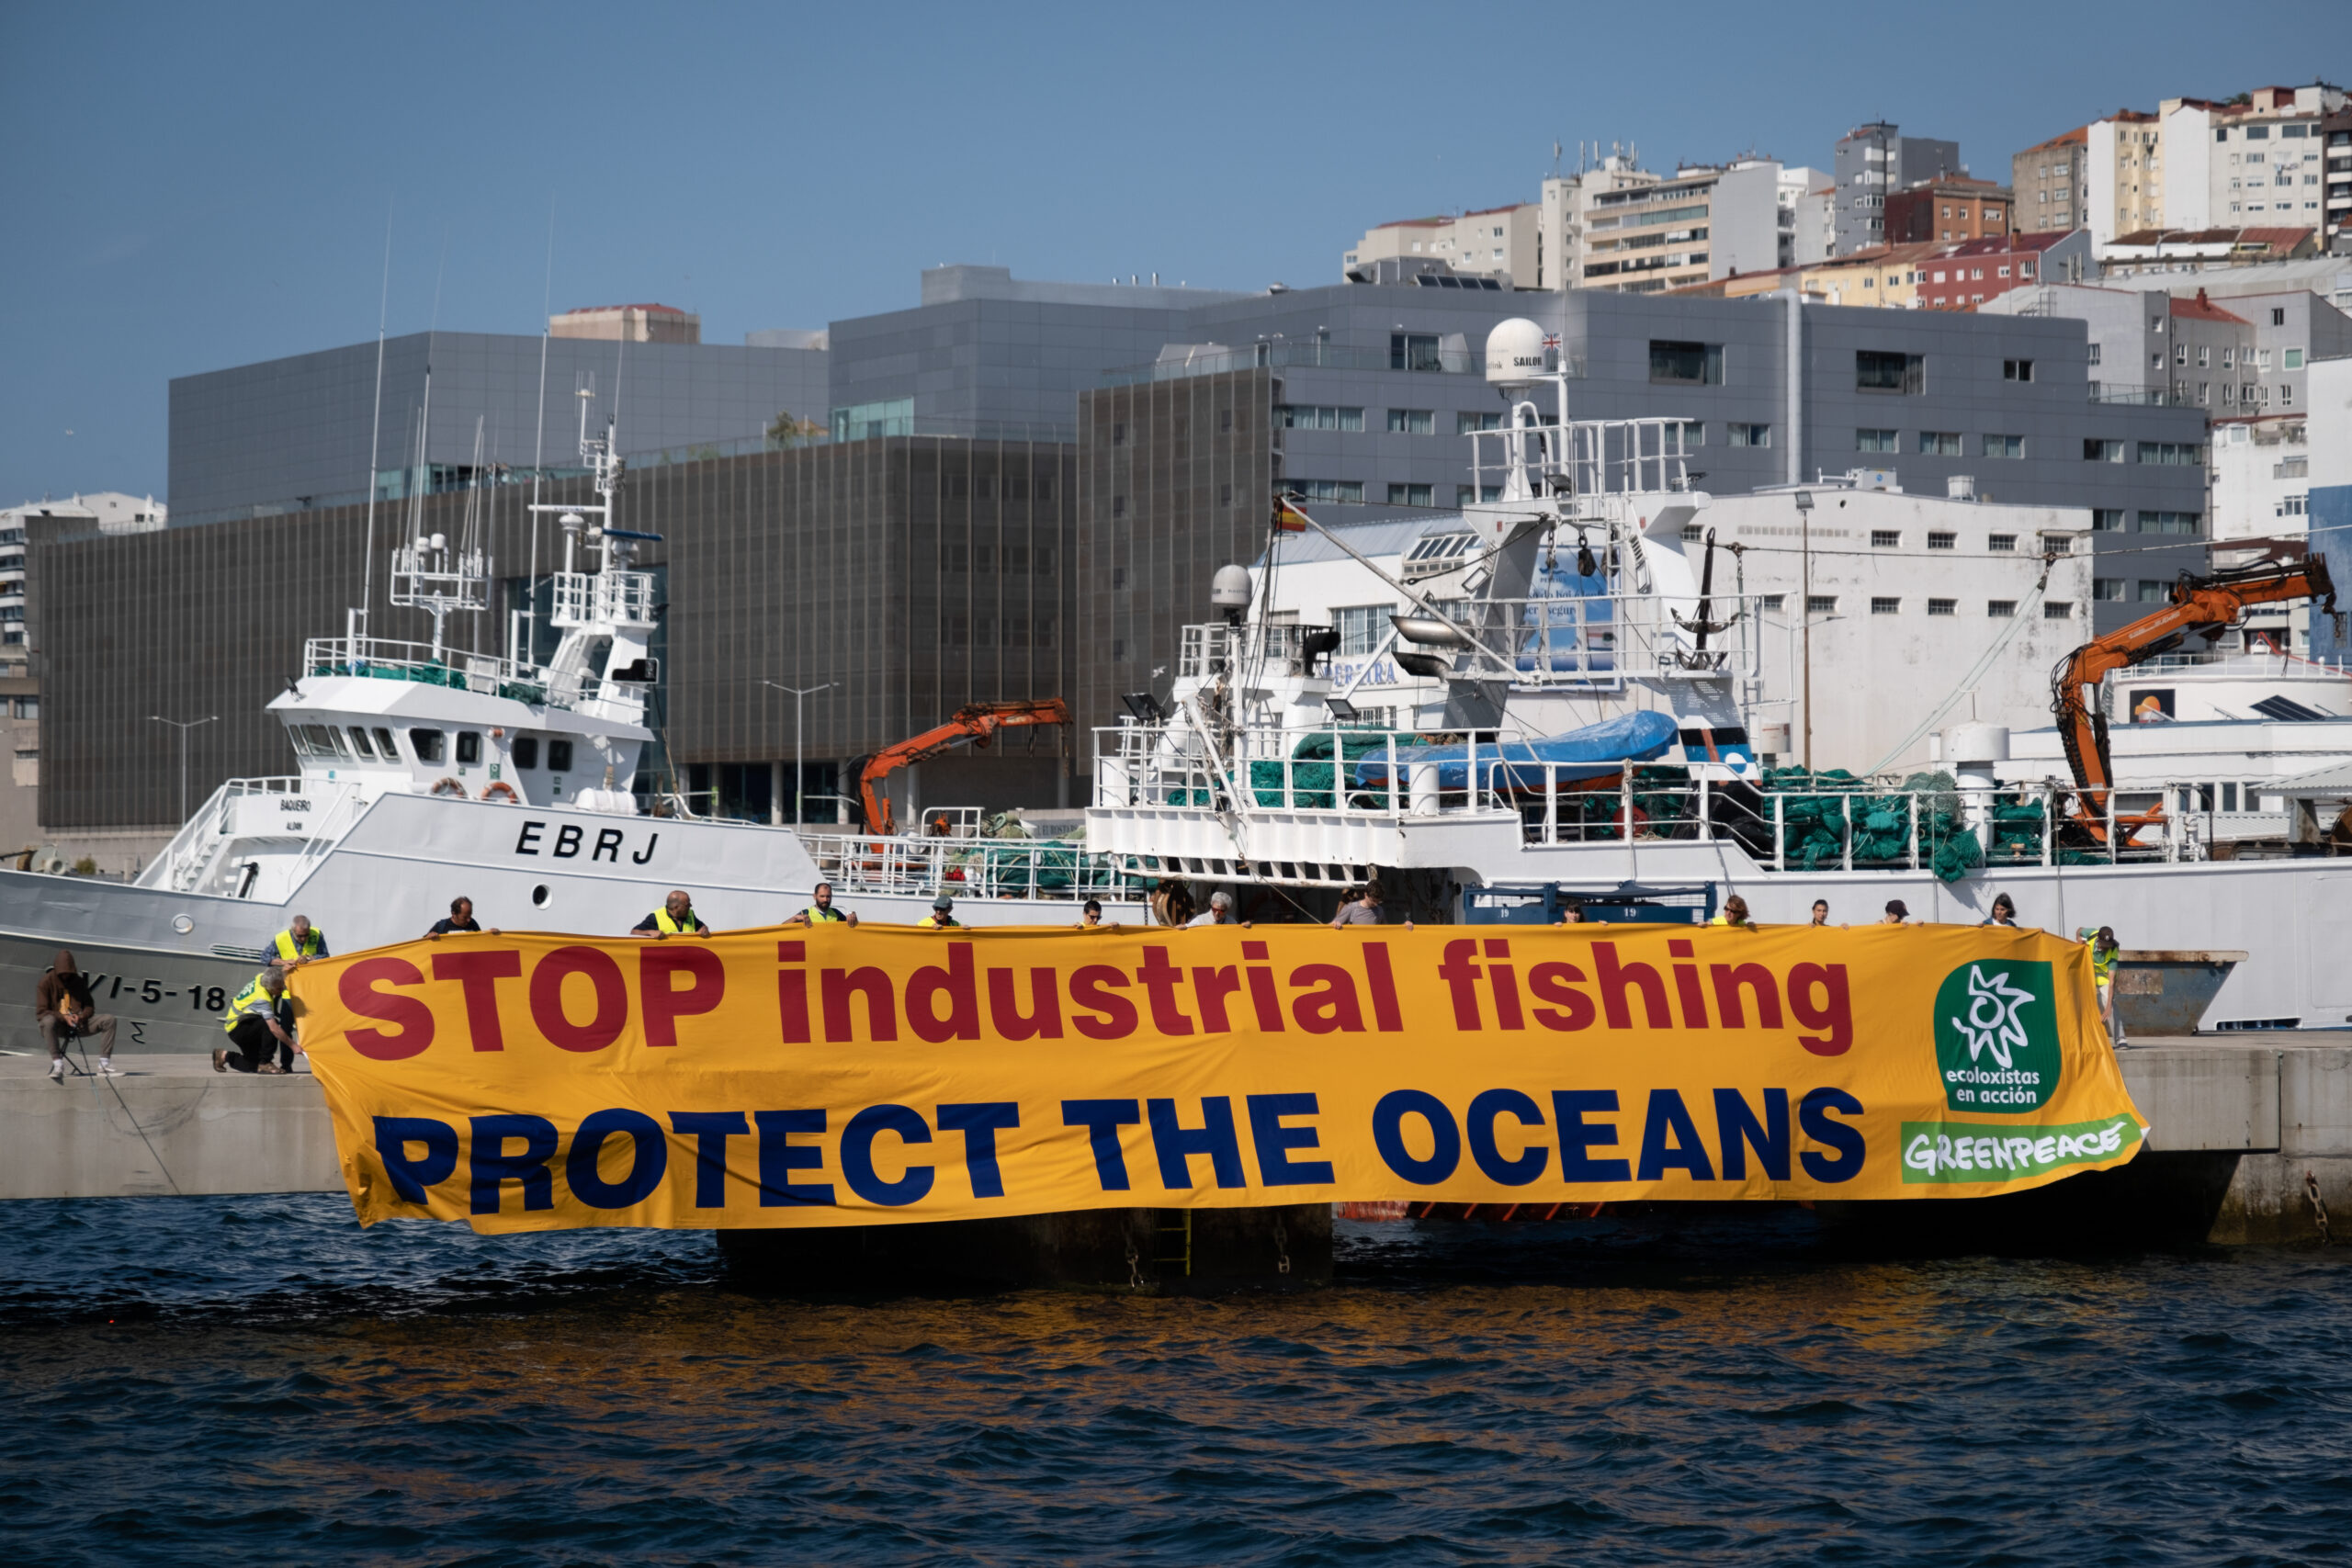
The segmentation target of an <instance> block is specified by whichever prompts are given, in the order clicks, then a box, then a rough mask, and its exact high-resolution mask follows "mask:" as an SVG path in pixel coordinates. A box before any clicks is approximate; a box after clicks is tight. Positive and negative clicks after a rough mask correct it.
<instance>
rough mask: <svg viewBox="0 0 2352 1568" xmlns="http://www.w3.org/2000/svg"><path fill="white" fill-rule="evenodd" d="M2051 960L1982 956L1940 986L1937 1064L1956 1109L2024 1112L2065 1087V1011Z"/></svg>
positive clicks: (1948, 1098)
mask: <svg viewBox="0 0 2352 1568" xmlns="http://www.w3.org/2000/svg"><path fill="white" fill-rule="evenodd" d="M2055 991H2056V986H2055V980H2054V976H2052V973H2051V968H2050V965H2049V964H2047V963H2046V962H2039V961H2037V962H2030V963H2029V962H2024V961H2007V960H2005V961H2002V962H1998V963H1985V962H1984V961H1981V960H1980V961H1978V962H1975V963H1972V964H1962V966H1961V967H1959V968H1957V969H1955V970H1953V971H1952V972H1951V974H1950V975H1948V976H1945V977H1944V983H1943V984H1942V985H1941V986H1940V987H1938V988H1937V991H1936V1014H1935V1035H1936V1068H1937V1072H1938V1075H1939V1077H1942V1079H1943V1080H1944V1102H1945V1104H1946V1105H1947V1106H1948V1107H1950V1108H1951V1110H1954V1111H1993V1112H1995V1113H1996V1114H2005V1115H2017V1114H2018V1113H2020V1112H2023V1111H2038V1110H2040V1109H2041V1107H2043V1106H2045V1105H2047V1104H2049V1103H2050V1100H2051V1097H2052V1095H2054V1094H2055V1093H2057V1091H2058V1074H2059V1065H2060V1062H2061V1060H2062V1056H2061V1053H2060V1051H2059V1049H2058V1010H2057V1007H2056V1004H2055V1000H2054V995H2055Z"/></svg>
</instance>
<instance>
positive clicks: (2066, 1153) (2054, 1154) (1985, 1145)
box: [1903, 1116, 2144, 1186]
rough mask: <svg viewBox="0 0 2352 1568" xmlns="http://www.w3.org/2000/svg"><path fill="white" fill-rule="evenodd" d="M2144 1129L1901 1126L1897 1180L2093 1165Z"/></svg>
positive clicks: (1998, 1176) (2126, 1124)
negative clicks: (2029, 1130)
mask: <svg viewBox="0 0 2352 1568" xmlns="http://www.w3.org/2000/svg"><path fill="white" fill-rule="evenodd" d="M2143 1131H2144V1129H2143V1128H2142V1127H2141V1125H2140V1124H2139V1123H2138V1122H2135V1121H2133V1120H2132V1119H2131V1117H2129V1116H2117V1117H2113V1118H2111V1119H2109V1120H2107V1121H2102V1122H2077V1123H2075V1124H2073V1125H2070V1126H2064V1127H2038V1128H2035V1129H2034V1130H2033V1132H2032V1134H2031V1135H2030V1136H2029V1135H2027V1134H2023V1133H2020V1132H2018V1130H2017V1129H2016V1128H2013V1127H2005V1126H2000V1125H1997V1124H1994V1123H1986V1124H1984V1125H1981V1126H1980V1125H1974V1124H1972V1123H1969V1122H1905V1123H1903V1179H1904V1182H1905V1184H1906V1185H1911V1186H1917V1185H1918V1184H1919V1183H1921V1182H1987V1181H2017V1180H2020V1179H2026V1178H2029V1177H2036V1176H2043V1175H2047V1174H2049V1173H2051V1172H2052V1171H2057V1170H2063V1169H2064V1168H2067V1167H2069V1166H2077V1165H2098V1164H2103V1163H2105V1162H2106V1161H2108V1160H2110V1159H2113V1158H2114V1157H2115V1156H2118V1155H2120V1154H2122V1153H2123V1152H2124V1151H2125V1150H2126V1149H2129V1148H2131V1147H2133V1146H2134V1145H2137V1144H2138V1143H2139V1141H2140V1138H2141V1134H2143Z"/></svg>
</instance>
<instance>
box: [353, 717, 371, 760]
mask: <svg viewBox="0 0 2352 1568" xmlns="http://www.w3.org/2000/svg"><path fill="white" fill-rule="evenodd" d="M351 751H352V755H354V756H356V757H358V758H360V759H362V760H363V761H370V762H372V761H375V760H376V749H375V748H374V747H372V746H370V745H368V732H367V731H366V730H365V729H362V728H360V727H359V726H357V725H356V724H355V725H353V726H352V727H351Z"/></svg>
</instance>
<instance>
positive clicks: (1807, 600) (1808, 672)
mask: <svg viewBox="0 0 2352 1568" xmlns="http://www.w3.org/2000/svg"><path fill="white" fill-rule="evenodd" d="M1797 533H1798V535H1799V536H1800V538H1799V547H1800V549H1801V550H1802V551H1803V554H1804V570H1803V571H1802V572H1800V573H1799V576H1800V578H1801V579H1802V581H1801V585H1800V587H1799V589H1798V596H1799V598H1800V599H1801V600H1802V601H1803V602H1802V603H1801V604H1798V606H1797V614H1798V615H1800V616H1801V617H1802V619H1801V620H1799V622H1798V623H1797V624H1798V625H1799V626H1802V627H1803V628H1804V631H1803V633H1802V635H1803V637H1804V771H1805V773H1806V774H1807V775H1808V776H1810V775H1811V774H1812V773H1813V491H1809V490H1801V491H1797Z"/></svg>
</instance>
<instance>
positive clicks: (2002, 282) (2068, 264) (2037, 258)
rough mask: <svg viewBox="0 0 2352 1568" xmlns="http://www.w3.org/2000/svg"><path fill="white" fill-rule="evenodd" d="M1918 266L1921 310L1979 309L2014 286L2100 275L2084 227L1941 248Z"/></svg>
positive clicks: (1937, 248) (2066, 280)
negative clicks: (2044, 280)
mask: <svg viewBox="0 0 2352 1568" xmlns="http://www.w3.org/2000/svg"><path fill="white" fill-rule="evenodd" d="M1918 267H1919V270H1920V273H1921V275H1922V276H1920V278H1919V282H1918V287H1917V298H1918V301H1919V307H1920V309H1922V310H1974V309H1976V307H1978V306H1979V305H1982V304H1984V303H1985V301H1986V300H1988V299H1996V298H1998V297H1999V296H2001V295H2003V294H2006V293H2007V292H2008V291H2009V290H2010V289H2012V288H2024V287H2026V286H2028V285H2030V284H2035V283H2040V282H2041V281H2042V280H2043V279H2045V278H2047V279H2049V280H2051V281H2052V282H2075V281H2079V280H2080V279H2081V278H2082V277H2083V276H2085V275H2086V274H2088V275H2090V276H2097V275H2098V262H2097V261H2096V260H2095V259H2094V258H2093V257H2092V255H2091V247H2090V234H2089V231H2087V230H2083V229H2076V230H2074V231H2072V232H2069V233H2057V232H2054V231H2053V232H2044V233H2039V234H2008V235H2004V236H2000V237H1997V238H1990V239H1983V240H1968V241H1963V242H1961V243H1954V244H1949V245H1944V244H1939V245H1937V246H1936V247H1935V248H1934V249H1933V250H1932V251H1930V252H1929V253H1928V255H1927V256H1926V257H1925V258H1923V259H1922V260H1921V261H1920V262H1919V263H1918Z"/></svg>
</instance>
